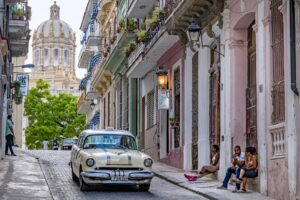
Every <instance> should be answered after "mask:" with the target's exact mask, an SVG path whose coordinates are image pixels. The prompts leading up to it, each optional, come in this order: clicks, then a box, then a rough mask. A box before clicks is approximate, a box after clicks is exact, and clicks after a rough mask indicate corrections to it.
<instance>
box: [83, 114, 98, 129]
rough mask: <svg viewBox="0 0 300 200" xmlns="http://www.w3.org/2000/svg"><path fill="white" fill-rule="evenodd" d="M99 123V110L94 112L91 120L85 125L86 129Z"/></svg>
mask: <svg viewBox="0 0 300 200" xmlns="http://www.w3.org/2000/svg"><path fill="white" fill-rule="evenodd" d="M99 123H100V112H98V111H97V112H95V114H94V116H93V118H92V119H91V121H90V122H89V123H88V124H87V125H86V129H91V128H93V126H96V125H98V124H99Z"/></svg>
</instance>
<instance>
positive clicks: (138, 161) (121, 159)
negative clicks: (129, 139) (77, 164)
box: [85, 149, 149, 167]
mask: <svg viewBox="0 0 300 200" xmlns="http://www.w3.org/2000/svg"><path fill="white" fill-rule="evenodd" d="M85 152H86V153H87V154H89V156H90V157H92V158H94V159H95V161H96V165H97V167H101V166H103V165H109V166H110V165H125V166H126V165H128V166H141V167H143V166H144V160H145V159H146V158H148V157H149V156H147V155H146V154H144V153H142V152H140V151H136V150H127V149H87V150H85Z"/></svg>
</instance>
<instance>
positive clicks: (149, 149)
mask: <svg viewBox="0 0 300 200" xmlns="http://www.w3.org/2000/svg"><path fill="white" fill-rule="evenodd" d="M157 131H158V130H157V126H156V125H154V126H152V127H151V128H149V129H147V130H146V131H145V153H146V154H148V155H149V156H151V157H152V158H153V159H154V160H158V159H159V157H158V141H157V140H158V137H157V134H158V132H157Z"/></svg>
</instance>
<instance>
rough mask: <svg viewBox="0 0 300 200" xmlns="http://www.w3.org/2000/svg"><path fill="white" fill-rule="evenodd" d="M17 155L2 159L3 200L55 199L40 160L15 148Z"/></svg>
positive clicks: (1, 184)
mask: <svg viewBox="0 0 300 200" xmlns="http://www.w3.org/2000/svg"><path fill="white" fill-rule="evenodd" d="M14 151H15V153H16V154H17V156H5V158H4V159H3V160H0V199H1V200H20V199H22V200H29V199H30V200H40V199H43V200H53V198H52V196H51V193H50V190H49V188H48V185H47V182H46V180H45V178H44V174H43V172H42V170H41V168H40V165H39V163H38V160H37V159H35V158H33V157H31V156H28V155H27V154H24V152H23V151H22V150H20V149H18V148H14Z"/></svg>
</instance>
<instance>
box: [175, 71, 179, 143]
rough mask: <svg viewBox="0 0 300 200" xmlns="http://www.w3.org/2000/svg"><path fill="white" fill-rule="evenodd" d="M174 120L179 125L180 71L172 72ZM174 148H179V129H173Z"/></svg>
mask: <svg viewBox="0 0 300 200" xmlns="http://www.w3.org/2000/svg"><path fill="white" fill-rule="evenodd" d="M174 118H175V121H176V122H177V123H178V124H180V69H179V68H178V69H176V71H174ZM174 147H175V148H177V147H180V129H179V128H176V129H174Z"/></svg>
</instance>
